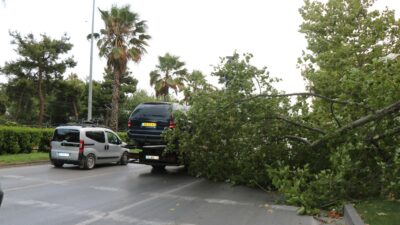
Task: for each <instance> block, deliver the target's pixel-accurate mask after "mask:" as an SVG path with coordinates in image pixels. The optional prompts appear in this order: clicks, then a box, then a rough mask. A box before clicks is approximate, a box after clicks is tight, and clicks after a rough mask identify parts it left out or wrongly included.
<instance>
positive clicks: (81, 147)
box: [79, 140, 85, 153]
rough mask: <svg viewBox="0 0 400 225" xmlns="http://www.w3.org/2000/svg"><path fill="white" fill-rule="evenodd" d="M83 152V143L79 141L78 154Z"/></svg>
mask: <svg viewBox="0 0 400 225" xmlns="http://www.w3.org/2000/svg"><path fill="white" fill-rule="evenodd" d="M83 150H85V142H84V141H83V140H80V141H79V153H83Z"/></svg>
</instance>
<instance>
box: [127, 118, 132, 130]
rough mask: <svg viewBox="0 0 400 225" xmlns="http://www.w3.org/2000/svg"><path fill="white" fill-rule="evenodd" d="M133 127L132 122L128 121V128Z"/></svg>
mask: <svg viewBox="0 0 400 225" xmlns="http://www.w3.org/2000/svg"><path fill="white" fill-rule="evenodd" d="M131 126H132V121H131V120H128V128H131Z"/></svg>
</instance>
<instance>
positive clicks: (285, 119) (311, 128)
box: [267, 115, 326, 134]
mask: <svg viewBox="0 0 400 225" xmlns="http://www.w3.org/2000/svg"><path fill="white" fill-rule="evenodd" d="M267 119H278V120H283V121H285V122H287V123H290V124H292V125H295V126H298V127H302V128H305V129H307V130H311V131H314V132H317V133H320V134H326V132H325V131H323V130H321V129H319V128H315V127H311V126H308V125H306V124H302V123H299V122H296V121H293V120H291V119H289V118H286V117H284V116H281V115H278V116H276V117H269V118H267Z"/></svg>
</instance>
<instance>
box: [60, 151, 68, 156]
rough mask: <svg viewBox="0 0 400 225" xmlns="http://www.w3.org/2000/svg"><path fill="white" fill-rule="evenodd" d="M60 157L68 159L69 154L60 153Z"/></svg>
mask: <svg viewBox="0 0 400 225" xmlns="http://www.w3.org/2000/svg"><path fill="white" fill-rule="evenodd" d="M58 156H62V157H68V156H69V153H64V152H60V153H58Z"/></svg>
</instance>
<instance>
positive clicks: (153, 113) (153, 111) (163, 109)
mask: <svg viewBox="0 0 400 225" xmlns="http://www.w3.org/2000/svg"><path fill="white" fill-rule="evenodd" d="M169 108H170V106H169V105H161V104H154V105H151V104H144V105H139V106H138V107H137V108H136V109H135V111H133V113H132V116H131V117H132V118H134V119H138V118H141V117H146V118H149V117H150V118H151V117H153V118H154V117H155V118H169V117H170V116H171V113H170V111H169Z"/></svg>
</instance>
